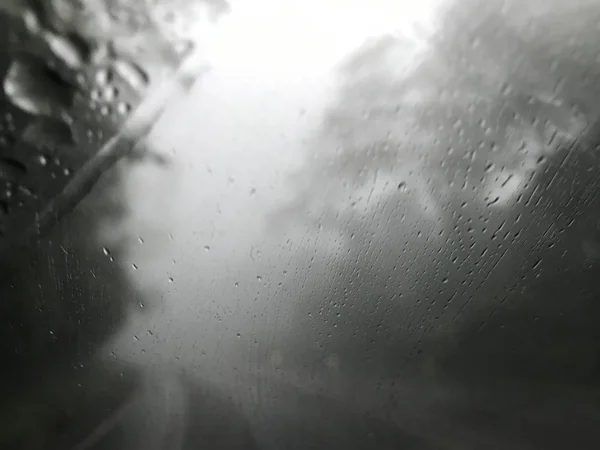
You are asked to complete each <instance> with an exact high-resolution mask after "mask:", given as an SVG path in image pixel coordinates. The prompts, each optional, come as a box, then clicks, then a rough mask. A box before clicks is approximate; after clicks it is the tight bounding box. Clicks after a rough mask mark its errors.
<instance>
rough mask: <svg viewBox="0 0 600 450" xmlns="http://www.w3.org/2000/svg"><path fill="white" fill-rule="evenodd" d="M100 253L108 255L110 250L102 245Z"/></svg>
mask: <svg viewBox="0 0 600 450" xmlns="http://www.w3.org/2000/svg"><path fill="white" fill-rule="evenodd" d="M102 253H104V255H105V256H110V250H109V249H108V248H106V247H102Z"/></svg>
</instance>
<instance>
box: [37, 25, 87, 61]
mask: <svg viewBox="0 0 600 450" xmlns="http://www.w3.org/2000/svg"><path fill="white" fill-rule="evenodd" d="M43 39H44V40H45V41H46V43H47V44H48V47H49V48H50V50H51V51H52V53H54V55H55V56H56V57H57V58H58V59H60V60H61V61H62V62H63V63H64V64H65V65H66V66H67V67H69V68H70V69H74V70H76V69H80V68H81V66H83V61H84V60H85V50H84V49H83V48H80V47H79V46H78V45H76V44H75V43H74V42H73V41H72V40H70V39H68V38H67V37H65V36H62V35H57V34H54V33H48V32H46V33H44V34H43Z"/></svg>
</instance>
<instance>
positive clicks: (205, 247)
mask: <svg viewBox="0 0 600 450" xmlns="http://www.w3.org/2000/svg"><path fill="white" fill-rule="evenodd" d="M204 251H205V252H206V253H208V252H210V246H208V245H205V246H204Z"/></svg>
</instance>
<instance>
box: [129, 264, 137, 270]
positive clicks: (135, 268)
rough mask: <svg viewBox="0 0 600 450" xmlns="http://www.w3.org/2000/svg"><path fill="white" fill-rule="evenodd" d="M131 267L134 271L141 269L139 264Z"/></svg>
mask: <svg viewBox="0 0 600 450" xmlns="http://www.w3.org/2000/svg"><path fill="white" fill-rule="evenodd" d="M131 267H133V270H138V269H139V267H138V265H137V264H131Z"/></svg>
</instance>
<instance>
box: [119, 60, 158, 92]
mask: <svg viewBox="0 0 600 450" xmlns="http://www.w3.org/2000/svg"><path fill="white" fill-rule="evenodd" d="M115 71H116V72H117V73H118V74H119V76H120V77H121V78H123V80H124V81H125V82H126V83H127V84H129V86H131V87H132V88H133V89H136V90H142V89H145V88H146V87H147V86H148V83H149V81H150V79H149V77H148V74H147V73H146V72H145V71H144V70H142V69H141V68H140V67H139V66H137V65H135V64H133V63H132V62H128V61H124V60H119V61H116V62H115Z"/></svg>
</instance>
